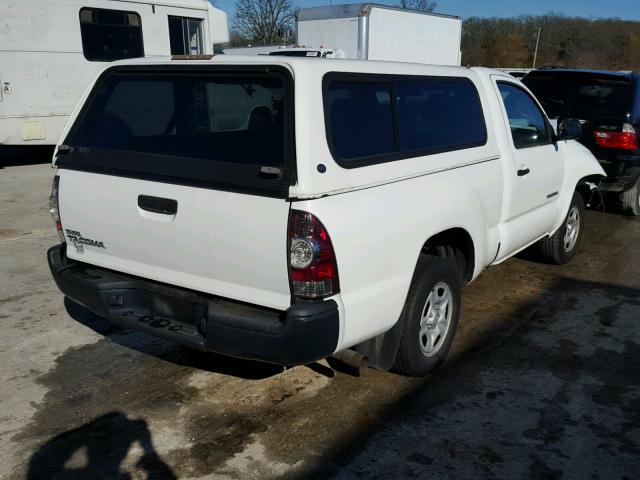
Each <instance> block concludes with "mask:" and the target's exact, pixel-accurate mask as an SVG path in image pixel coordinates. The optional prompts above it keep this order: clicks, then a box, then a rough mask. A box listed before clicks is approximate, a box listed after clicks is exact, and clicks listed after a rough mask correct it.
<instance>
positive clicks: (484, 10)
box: [215, 0, 640, 20]
mask: <svg viewBox="0 0 640 480" xmlns="http://www.w3.org/2000/svg"><path fill="white" fill-rule="evenodd" d="M292 2H293V3H294V5H295V6H296V7H300V8H305V7H316V6H320V5H329V2H328V1H319V0H292ZM215 3H216V5H217V6H218V8H221V9H222V10H224V11H225V12H227V14H229V19H230V20H231V19H233V15H234V13H235V0H216V1H215ZM333 3H334V4H339V3H357V2H354V1H349V0H335V1H334V2H333ZM374 3H386V4H389V5H394V4H396V3H397V1H377V2H374ZM437 3H438V6H437V7H436V10H435V11H436V12H437V13H446V14H449V15H458V16H460V17H463V18H467V17H474V16H475V17H513V16H518V15H524V14H533V15H542V14H545V13H549V12H554V13H562V14H564V15H567V16H576V17H592V18H601V17H618V18H622V19H624V20H640V0H560V1H558V0H530V1H526V0H440V1H438V2H437Z"/></svg>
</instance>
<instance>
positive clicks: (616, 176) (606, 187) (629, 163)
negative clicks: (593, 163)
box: [598, 156, 640, 192]
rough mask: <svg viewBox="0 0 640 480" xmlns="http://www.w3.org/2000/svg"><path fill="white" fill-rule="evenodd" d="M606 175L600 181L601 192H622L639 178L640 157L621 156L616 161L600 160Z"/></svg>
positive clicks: (631, 186)
mask: <svg viewBox="0 0 640 480" xmlns="http://www.w3.org/2000/svg"><path fill="white" fill-rule="evenodd" d="M600 165H602V168H603V169H604V171H605V173H606V174H607V177H606V178H605V179H604V180H603V181H602V182H601V183H600V185H599V187H598V188H599V189H600V191H602V192H624V191H626V190H629V189H630V188H633V186H634V185H635V184H636V182H637V181H638V179H640V157H634V156H630V157H621V158H620V159H618V160H616V161H603V160H600Z"/></svg>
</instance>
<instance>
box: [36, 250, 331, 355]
mask: <svg viewBox="0 0 640 480" xmlns="http://www.w3.org/2000/svg"><path fill="white" fill-rule="evenodd" d="M47 259H48V262H49V268H50V269H51V273H52V275H53V278H54V280H55V282H56V284H57V285H58V288H59V289H60V290H61V291H62V293H64V294H65V295H66V296H67V297H69V298H71V299H72V300H74V301H76V302H78V303H80V304H82V305H84V306H85V307H86V308H87V309H89V310H90V311H92V312H93V313H95V314H96V315H99V316H101V317H105V318H107V319H109V320H110V321H111V322H113V323H114V324H117V325H121V326H123V327H125V328H130V329H133V330H138V331H141V332H145V333H148V334H150V335H154V336H157V337H161V338H165V339H167V340H171V341H174V342H176V343H179V344H182V345H186V346H188V347H191V348H195V349H198V350H203V351H211V352H216V353H221V354H224V355H230V356H234V357H240V358H247V359H252V360H261V361H265V362H270V363H276V364H280V365H300V364H305V363H310V362H313V361H315V360H319V359H321V358H324V357H326V356H328V355H330V354H332V353H334V351H335V349H336V346H337V343H338V335H339V330H340V322H339V313H338V306H337V304H336V302H335V301H334V300H327V301H323V302H298V303H295V304H293V305H292V306H291V307H290V308H289V309H287V310H286V311H283V312H282V311H278V310H272V309H268V308H264V307H259V306H256V305H249V304H245V303H240V302H235V301H232V300H228V299H223V298H219V297H215V296H213V295H208V294H204V293H200V292H194V291H191V290H186V289H182V288H178V287H174V286H170V285H166V284H162V283H158V282H154V281H151V280H146V279H142V278H139V277H134V276H131V275H126V274H122V273H118V272H114V271H111V270H106V269H103V268H99V267H95V266H92V265H88V264H84V263H80V262H76V261H74V260H70V259H68V258H67V256H66V254H65V246H64V245H56V246H55V247H52V248H50V249H49V251H48V252H47Z"/></svg>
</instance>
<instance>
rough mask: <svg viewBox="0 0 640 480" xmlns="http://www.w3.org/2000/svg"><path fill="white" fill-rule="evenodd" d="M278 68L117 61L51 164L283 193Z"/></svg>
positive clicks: (287, 119) (285, 158)
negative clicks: (64, 149)
mask: <svg viewBox="0 0 640 480" xmlns="http://www.w3.org/2000/svg"><path fill="white" fill-rule="evenodd" d="M292 89H293V85H292V80H291V78H290V75H289V74H288V73H287V72H286V71H285V70H284V69H279V68H259V67H258V69H255V68H252V69H244V68H240V69H239V68H238V67H234V70H233V71H229V70H224V69H219V68H216V67H207V68H200V69H196V70H191V69H189V70H185V69H184V68H181V69H176V68H167V67H163V68H149V67H147V68H144V69H140V68H139V67H137V68H135V67H134V68H127V67H118V68H115V69H112V70H109V71H107V72H106V73H105V74H104V75H103V76H102V77H101V78H100V79H99V80H98V82H97V83H96V85H95V87H94V89H93V91H92V93H91V94H90V96H89V98H88V99H87V102H86V103H85V105H84V107H83V110H82V112H81V113H80V115H79V116H78V118H77V119H76V122H75V124H74V126H73V127H72V129H71V131H70V133H69V135H68V136H67V138H66V139H65V142H64V143H65V144H66V145H68V146H69V147H70V148H69V149H68V151H69V153H68V154H66V155H61V156H59V157H58V160H57V164H58V165H59V166H61V167H68V168H76V169H83V170H86V169H89V170H96V171H101V172H105V173H111V172H113V173H115V174H118V175H122V176H134V177H142V178H161V179H162V181H166V182H169V183H187V184H194V185H202V186H212V187H218V188H223V189H229V190H242V191H249V192H250V191H255V192H256V193H262V194H271V195H273V196H286V194H287V193H288V186H289V185H290V184H291V183H293V181H294V179H293V178H292V172H294V171H295V169H294V168H292V164H293V155H294V153H293V152H294V148H293V142H294V139H293V122H292V119H293V111H292V108H293V103H292V102H293V95H292Z"/></svg>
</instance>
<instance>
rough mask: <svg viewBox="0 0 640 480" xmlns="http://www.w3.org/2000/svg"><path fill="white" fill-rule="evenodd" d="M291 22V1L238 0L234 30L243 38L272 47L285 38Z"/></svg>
mask: <svg viewBox="0 0 640 480" xmlns="http://www.w3.org/2000/svg"><path fill="white" fill-rule="evenodd" d="M292 22H293V5H292V4H291V0H238V1H237V2H236V16H235V20H234V28H235V30H236V31H237V32H238V33H239V34H240V35H241V36H242V37H244V38H246V39H248V40H250V41H252V42H254V43H259V44H262V45H273V44H277V43H279V42H280V41H282V39H283V38H287V36H288V32H289V31H290V30H291V24H292Z"/></svg>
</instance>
